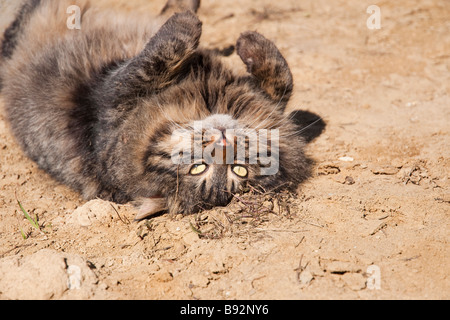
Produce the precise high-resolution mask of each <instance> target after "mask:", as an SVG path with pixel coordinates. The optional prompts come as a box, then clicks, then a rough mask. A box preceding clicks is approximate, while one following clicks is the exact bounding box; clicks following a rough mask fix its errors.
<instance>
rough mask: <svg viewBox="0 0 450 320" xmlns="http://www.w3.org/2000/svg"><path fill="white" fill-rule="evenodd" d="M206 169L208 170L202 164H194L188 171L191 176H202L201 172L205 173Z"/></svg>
mask: <svg viewBox="0 0 450 320" xmlns="http://www.w3.org/2000/svg"><path fill="white" fill-rule="evenodd" d="M206 169H208V166H207V165H206V164H204V163H202V164H194V165H193V166H192V168H191V171H189V173H190V174H192V175H193V176H196V175H199V174H202V173H203V172H205V171H206Z"/></svg>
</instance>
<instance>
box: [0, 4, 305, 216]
mask: <svg viewBox="0 0 450 320" xmlns="http://www.w3.org/2000/svg"><path fill="white" fill-rule="evenodd" d="M94 3H95V2H94V1H93V2H92V3H91V2H90V1H88V0H78V1H74V0H70V1H67V0H62V1H53V0H31V1H28V2H27V3H26V4H25V5H24V6H23V8H22V9H21V10H20V12H19V14H18V15H17V18H16V21H14V22H13V23H12V25H11V26H10V27H9V28H8V30H7V31H6V32H5V36H4V40H3V43H2V59H3V62H2V66H1V74H0V77H1V78H2V81H3V86H4V87H3V90H2V94H3V95H4V99H5V102H6V112H7V117H8V120H9V122H10V124H11V128H12V131H13V133H14V135H15V137H16V138H17V141H18V142H19V143H20V144H21V146H22V147H23V149H24V151H25V152H26V154H27V155H28V156H29V157H30V158H31V159H33V160H34V161H36V162H37V163H38V165H39V166H40V167H41V168H42V169H44V170H46V171H47V172H48V173H50V174H51V175H52V176H53V177H55V178H56V179H58V180H59V181H61V182H63V183H65V184H67V185H69V186H71V187H72V188H74V189H76V190H78V191H80V192H81V193H82V194H83V196H84V197H85V198H86V199H92V198H95V197H100V198H103V199H107V200H113V201H116V202H119V203H125V202H129V201H138V202H140V204H141V208H142V209H141V214H140V217H144V216H146V215H148V214H152V213H154V212H156V211H160V210H162V209H167V210H168V211H169V212H171V213H175V212H178V213H192V212H195V211H198V210H200V209H206V208H210V207H212V206H216V205H226V204H227V203H228V202H229V200H230V198H231V196H232V193H234V192H237V191H238V190H239V186H240V185H242V184H245V183H250V184H252V185H254V186H259V187H261V188H264V189H273V188H278V187H292V188H295V187H296V186H297V185H298V184H299V183H300V182H302V181H303V180H304V179H306V178H307V177H308V175H309V161H308V160H307V159H306V157H305V155H304V153H303V147H304V142H303V140H302V139H301V138H300V137H299V136H298V135H297V130H298V127H297V126H295V125H294V123H293V122H292V121H291V119H290V118H289V117H287V116H286V115H284V109H285V106H286V103H287V102H288V100H289V97H290V95H291V93H292V90H293V83H292V75H291V72H290V71H289V67H288V64H287V62H286V60H285V59H284V58H283V57H282V55H281V53H280V52H279V51H278V49H277V48H276V47H275V45H274V44H273V43H272V42H271V41H269V40H267V39H266V38H264V37H263V36H262V35H260V34H258V33H256V32H245V33H243V34H242V35H241V36H240V38H239V39H238V41H237V44H236V50H237V53H238V55H239V56H240V57H241V59H242V61H243V63H244V64H245V65H246V66H247V70H248V74H247V75H243V76H242V75H237V74H234V73H233V72H232V71H231V70H229V69H227V68H225V66H224V65H223V64H222V63H221V59H222V58H221V56H220V54H218V52H217V51H214V50H207V49H204V48H203V49H202V48H198V45H199V39H200V36H201V26H202V24H201V22H200V21H199V20H198V18H197V17H196V15H195V13H194V12H195V11H196V10H197V8H198V6H199V1H198V0H197V1H195V0H185V1H183V0H170V1H169V2H168V3H167V5H166V6H165V7H164V9H163V10H162V12H161V14H160V15H159V16H157V17H154V18H149V16H148V15H147V14H143V13H136V14H133V15H132V18H131V19H130V18H129V16H128V17H127V16H126V15H122V14H120V13H118V12H115V11H114V10H108V9H105V8H102V9H101V10H100V9H98V8H96V7H93V4H94ZM73 4H75V5H78V6H79V7H80V8H81V12H82V28H81V30H69V29H68V28H67V26H66V19H67V13H66V9H67V7H68V6H70V5H73ZM215 115H222V117H219V118H218V117H215ZM225 115H226V116H225ZM214 119H215V120H214ZM218 119H220V120H218ZM213 120H214V121H216V120H217V121H219V123H217V124H213V126H215V129H218V130H221V131H223V132H224V130H225V129H229V128H230V126H233V128H237V129H240V130H250V129H279V132H280V141H279V152H278V155H277V156H278V159H279V170H278V171H277V173H276V174H273V175H261V174H260V172H261V168H262V167H263V165H262V164H261V163H257V164H245V166H246V168H247V170H248V176H246V177H244V178H243V177H239V176H237V175H235V174H233V172H232V166H231V165H228V164H210V165H209V166H208V170H206V171H205V173H203V174H201V175H192V174H190V170H191V168H192V165H193V164H175V163H174V162H173V160H172V152H173V147H174V145H173V141H172V140H171V137H172V133H173V132H174V130H177V129H180V128H184V129H189V128H191V127H192V126H193V123H194V121H203V123H204V124H205V125H208V124H211V123H213V122H214V121H213ZM212 142H214V141H212ZM206 144H207V143H206Z"/></svg>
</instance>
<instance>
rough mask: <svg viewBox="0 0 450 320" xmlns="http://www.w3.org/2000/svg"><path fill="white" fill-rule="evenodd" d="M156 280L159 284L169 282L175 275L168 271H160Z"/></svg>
mask: <svg viewBox="0 0 450 320" xmlns="http://www.w3.org/2000/svg"><path fill="white" fill-rule="evenodd" d="M155 279H156V281H158V282H169V281H172V280H173V275H172V274H171V273H170V272H169V271H167V270H159V271H157V272H156V273H155Z"/></svg>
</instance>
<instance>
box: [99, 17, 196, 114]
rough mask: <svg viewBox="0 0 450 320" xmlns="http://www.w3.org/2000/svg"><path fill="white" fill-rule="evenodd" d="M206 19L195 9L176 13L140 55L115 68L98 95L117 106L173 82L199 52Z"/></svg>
mask: <svg viewBox="0 0 450 320" xmlns="http://www.w3.org/2000/svg"><path fill="white" fill-rule="evenodd" d="M201 32H202V23H201V22H200V20H199V19H198V18H197V17H196V15H195V14H194V13H193V12H191V11H186V12H183V13H176V14H175V15H173V16H172V17H171V18H170V19H169V20H167V22H166V23H165V24H164V25H163V26H162V27H161V28H160V29H159V31H158V32H157V33H156V34H155V35H154V36H153V37H152V38H151V39H150V41H149V42H148V43H147V45H146V46H145V48H144V50H143V51H142V52H141V53H140V54H139V55H137V56H136V57H134V58H132V59H130V60H129V61H126V62H124V63H123V64H122V65H120V66H119V67H118V68H117V69H115V70H113V71H111V72H110V73H109V74H108V75H107V76H106V78H105V79H103V81H102V82H101V84H100V86H98V87H97V88H96V91H97V92H96V93H97V95H99V96H101V97H104V99H103V100H102V102H101V103H102V104H107V106H105V107H109V108H111V107H116V106H118V105H121V104H124V103H126V102H129V101H132V99H133V98H136V97H139V96H140V95H146V94H149V93H151V92H157V91H159V90H162V89H164V88H165V87H167V86H169V85H170V84H172V83H173V82H174V81H175V80H176V78H177V76H179V75H180V73H181V71H182V70H183V68H184V67H185V66H186V64H187V63H188V62H189V60H190V58H191V57H192V55H193V54H194V53H195V51H196V49H197V47H198V44H199V39H200V36H201Z"/></svg>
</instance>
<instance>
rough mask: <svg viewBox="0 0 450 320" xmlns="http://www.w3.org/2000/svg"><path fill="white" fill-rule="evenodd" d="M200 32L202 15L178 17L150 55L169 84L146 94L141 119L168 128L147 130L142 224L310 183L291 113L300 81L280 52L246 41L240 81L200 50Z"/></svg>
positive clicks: (255, 36)
mask: <svg viewBox="0 0 450 320" xmlns="http://www.w3.org/2000/svg"><path fill="white" fill-rule="evenodd" d="M200 34H201V23H200V22H199V21H198V19H197V18H196V17H195V15H194V14H192V13H182V14H176V15H174V16H173V17H172V18H171V19H169V21H168V22H167V23H166V24H165V25H163V27H162V28H161V30H160V31H159V32H158V33H157V34H156V35H155V36H154V37H153V38H152V40H151V41H150V43H149V44H148V46H147V48H146V49H145V50H148V52H149V55H150V56H147V58H146V59H147V60H148V61H150V60H151V59H154V60H155V61H156V62H155V63H154V64H153V66H154V65H155V64H156V63H158V70H159V72H160V73H161V77H160V79H158V81H156V83H155V80H152V84H151V85H152V86H155V87H156V88H151V89H149V88H147V89H146V92H152V93H151V94H147V95H146V96H145V98H143V99H142V101H143V102H141V103H142V105H143V106H142V107H141V110H143V111H141V112H142V113H143V114H142V115H140V116H139V118H141V119H143V118H145V119H147V120H141V121H143V122H142V123H143V124H142V126H143V127H144V126H145V121H149V120H148V119H151V120H152V121H154V122H153V123H156V122H157V123H159V125H158V126H155V125H153V126H151V125H149V126H148V128H149V129H148V132H147V133H146V134H145V136H146V137H147V138H146V139H144V140H143V143H145V146H144V145H142V146H140V148H141V150H144V151H143V152H141V155H142V156H141V158H142V159H140V163H142V164H143V168H142V169H141V171H142V172H143V177H144V178H143V179H141V181H142V180H146V181H147V184H142V185H139V186H137V187H136V188H135V195H137V196H138V197H140V198H141V200H140V203H139V204H140V213H139V215H138V217H137V218H143V217H146V216H148V215H151V214H153V213H155V212H157V211H160V210H163V209H166V210H168V211H169V212H172V213H193V212H196V211H199V210H201V209H209V208H211V207H213V206H223V205H226V204H227V203H229V201H230V200H231V199H232V197H233V194H235V193H237V192H239V190H240V186H243V185H246V184H250V185H252V186H253V187H255V188H260V189H261V190H266V191H268V190H274V189H278V188H282V187H287V188H294V189H295V188H296V187H297V186H298V184H299V183H300V182H301V181H303V180H304V179H306V178H307V176H308V175H309V170H308V168H309V165H308V163H309V161H308V160H307V158H306V157H305V155H304V152H303V147H304V142H303V140H302V139H301V138H300V137H299V135H298V134H297V130H298V127H297V126H296V125H294V123H293V122H292V120H291V119H290V117H289V115H286V114H284V109H285V107H286V104H287V102H288V100H289V98H290V96H291V93H292V90H293V81H292V75H291V72H290V70H289V67H288V64H287V62H286V60H285V59H284V58H283V56H282V55H281V53H280V52H279V50H278V49H277V48H276V46H275V45H274V44H273V43H272V42H271V41H269V40H267V39H266V38H265V37H263V36H262V35H260V34H259V33H256V32H245V33H243V34H242V35H241V36H240V38H239V39H238V41H237V45H236V51H237V53H238V55H239V57H240V58H241V60H242V62H243V63H244V64H245V66H246V67H247V71H248V72H247V73H246V74H240V75H239V74H237V73H236V72H234V71H233V70H230V68H227V67H225V66H224V64H223V63H222V62H221V59H222V58H221V57H220V56H219V55H218V54H217V53H216V52H214V51H212V50H206V49H198V48H197V46H198V39H199V37H200ZM158 50H159V51H161V52H159V51H158ZM152 54H153V55H156V56H157V57H155V56H153V57H152V56H151V55H152ZM163 58H164V59H163ZM152 76H153V77H155V72H153V73H152ZM142 77H143V78H145V75H144V76H142ZM150 113H151V116H149V114H150ZM144 114H145V115H144Z"/></svg>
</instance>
